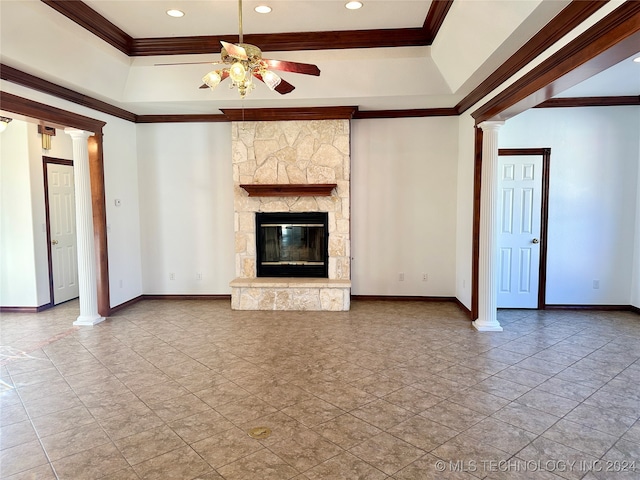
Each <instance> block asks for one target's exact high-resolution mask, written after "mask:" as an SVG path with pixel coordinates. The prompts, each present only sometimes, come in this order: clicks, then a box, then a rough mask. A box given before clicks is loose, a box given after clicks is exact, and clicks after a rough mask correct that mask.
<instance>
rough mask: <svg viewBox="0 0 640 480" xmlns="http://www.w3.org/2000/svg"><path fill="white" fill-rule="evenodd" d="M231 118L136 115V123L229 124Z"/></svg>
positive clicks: (205, 115)
mask: <svg viewBox="0 0 640 480" xmlns="http://www.w3.org/2000/svg"><path fill="white" fill-rule="evenodd" d="M228 121H229V118H227V116H226V115H222V114H218V115H215V114H191V115H179V114H172V115H136V120H135V122H136V123H193V122H200V123H212V122H228Z"/></svg>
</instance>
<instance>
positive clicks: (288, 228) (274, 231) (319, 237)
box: [256, 212, 328, 278]
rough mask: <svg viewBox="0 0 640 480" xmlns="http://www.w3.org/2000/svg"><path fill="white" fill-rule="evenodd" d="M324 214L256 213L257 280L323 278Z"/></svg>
mask: <svg viewBox="0 0 640 480" xmlns="http://www.w3.org/2000/svg"><path fill="white" fill-rule="evenodd" d="M327 240H328V229H327V214H326V213H325V212H310V213H257V214H256V243H257V245H256V246H257V254H258V255H257V257H258V259H257V260H258V262H257V263H258V265H257V273H258V276H259V277H324V278H326V277H327V272H328V262H327V256H328V255H327Z"/></svg>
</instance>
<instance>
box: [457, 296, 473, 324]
mask: <svg viewBox="0 0 640 480" xmlns="http://www.w3.org/2000/svg"><path fill="white" fill-rule="evenodd" d="M453 301H454V303H455V304H456V305H458V308H459V309H460V310H462V311H463V312H464V314H465V315H466V316H467V318H468V319H469V320H475V319H472V318H471V317H472V315H471V310H469V309H468V308H467V307H466V306H465V305H464V304H463V303H462V302H461V301H460V300H459V299H458V297H455V298H454V299H453Z"/></svg>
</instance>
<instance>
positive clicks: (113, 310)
mask: <svg viewBox="0 0 640 480" xmlns="http://www.w3.org/2000/svg"><path fill="white" fill-rule="evenodd" d="M141 300H144V295H138V296H137V297H135V298H132V299H131V300H127V301H126V302H124V303H121V304H119V305H116V306H115V307H111V311H110V315H111V316H113V314H114V313H116V312H119V311H120V310H124V309H125V308H127V307H131V306H132V305H135V304H136V303H138V302H139V301H141Z"/></svg>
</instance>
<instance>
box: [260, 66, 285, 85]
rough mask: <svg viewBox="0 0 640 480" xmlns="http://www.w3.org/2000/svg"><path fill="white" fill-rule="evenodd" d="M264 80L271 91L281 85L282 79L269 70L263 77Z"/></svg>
mask: <svg viewBox="0 0 640 480" xmlns="http://www.w3.org/2000/svg"><path fill="white" fill-rule="evenodd" d="M262 80H264V83H266V84H267V87H269V88H270V89H271V90H273V89H274V88H276V87H277V86H278V85H280V81H281V79H280V77H279V76H278V75H276V74H275V73H273V72H272V71H271V70H267V71H266V72H264V74H263V75H262Z"/></svg>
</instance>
